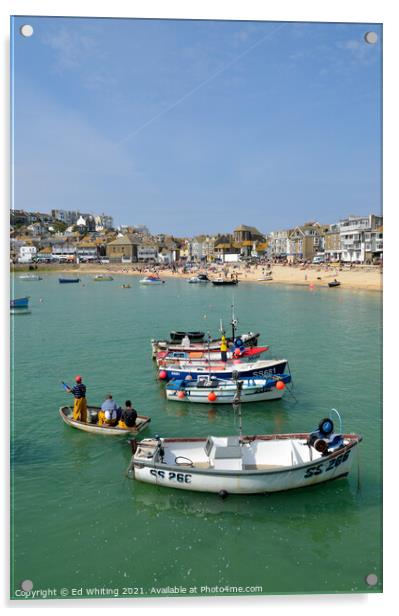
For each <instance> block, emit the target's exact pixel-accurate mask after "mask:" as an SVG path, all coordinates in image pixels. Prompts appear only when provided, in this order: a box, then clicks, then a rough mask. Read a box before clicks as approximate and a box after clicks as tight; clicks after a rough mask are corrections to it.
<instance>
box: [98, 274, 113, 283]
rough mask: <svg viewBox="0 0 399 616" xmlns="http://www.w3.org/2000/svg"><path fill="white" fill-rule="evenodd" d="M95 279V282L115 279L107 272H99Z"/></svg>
mask: <svg viewBox="0 0 399 616" xmlns="http://www.w3.org/2000/svg"><path fill="white" fill-rule="evenodd" d="M93 280H94V282H105V281H108V280H113V277H112V276H109V275H107V274H97V276H94V279H93Z"/></svg>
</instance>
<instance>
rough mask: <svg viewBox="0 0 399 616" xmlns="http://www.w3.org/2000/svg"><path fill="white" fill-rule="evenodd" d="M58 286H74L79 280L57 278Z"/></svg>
mask: <svg viewBox="0 0 399 616" xmlns="http://www.w3.org/2000/svg"><path fill="white" fill-rule="evenodd" d="M58 282H59V283H60V284H74V283H75V284H76V283H77V282H80V278H58Z"/></svg>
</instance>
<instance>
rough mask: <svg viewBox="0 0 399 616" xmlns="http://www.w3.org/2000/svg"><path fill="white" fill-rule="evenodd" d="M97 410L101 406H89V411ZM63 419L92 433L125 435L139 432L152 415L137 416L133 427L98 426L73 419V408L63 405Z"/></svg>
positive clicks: (70, 424)
mask: <svg viewBox="0 0 399 616" xmlns="http://www.w3.org/2000/svg"><path fill="white" fill-rule="evenodd" d="M90 410H95V411H99V410H100V408H99V407H93V406H91V407H88V411H90ZM59 413H60V416H61V419H62V420H63V421H64V423H66V424H67V425H68V426H70V427H71V428H76V429H77V430H82V431H83V432H90V433H91V434H102V435H105V436H123V435H125V436H126V435H128V436H129V435H131V436H134V435H135V434H139V432H142V431H143V430H144V429H145V428H147V426H148V424H149V423H150V421H151V418H150V417H146V416H144V415H138V416H137V420H136V422H137V425H136V426H134V427H133V428H118V427H117V426H114V427H113V426H97V425H96V424H94V423H84V422H82V421H76V420H75V419H72V409H71V408H70V407H69V406H62V407H61V408H60V410H59Z"/></svg>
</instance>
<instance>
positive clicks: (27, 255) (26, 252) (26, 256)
mask: <svg viewBox="0 0 399 616" xmlns="http://www.w3.org/2000/svg"><path fill="white" fill-rule="evenodd" d="M36 253H37V248H36V246H20V248H19V257H18V262H19V263H31V262H32V259H33V257H34V256H36Z"/></svg>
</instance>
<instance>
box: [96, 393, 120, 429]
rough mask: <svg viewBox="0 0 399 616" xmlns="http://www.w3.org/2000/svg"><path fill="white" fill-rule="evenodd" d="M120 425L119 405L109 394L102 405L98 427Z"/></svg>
mask: <svg viewBox="0 0 399 616" xmlns="http://www.w3.org/2000/svg"><path fill="white" fill-rule="evenodd" d="M117 423H118V405H117V404H116V402H115V400H113V398H112V394H108V395H107V397H106V399H105V400H104V402H103V403H102V405H101V411H99V413H98V425H99V426H103V425H104V424H105V425H107V426H116V424H117Z"/></svg>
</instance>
